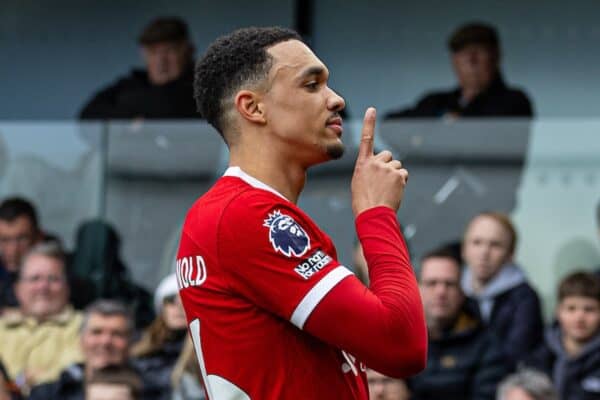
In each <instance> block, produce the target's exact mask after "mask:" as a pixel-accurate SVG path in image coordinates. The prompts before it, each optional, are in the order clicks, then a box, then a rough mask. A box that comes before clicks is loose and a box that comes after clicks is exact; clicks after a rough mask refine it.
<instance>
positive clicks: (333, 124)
mask: <svg viewBox="0 0 600 400" xmlns="http://www.w3.org/2000/svg"><path fill="white" fill-rule="evenodd" d="M327 127H328V128H331V129H333V130H334V131H335V132H336V133H337V135H338V136H341V135H342V132H343V131H344V126H343V123H342V118H341V117H333V118H329V119H328V120H327Z"/></svg>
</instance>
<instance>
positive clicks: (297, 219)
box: [218, 193, 352, 328]
mask: <svg viewBox="0 0 600 400" xmlns="http://www.w3.org/2000/svg"><path fill="white" fill-rule="evenodd" d="M218 235H219V237H218V251H219V255H218V257H219V260H220V261H221V265H220V267H221V269H222V270H223V272H224V274H225V275H226V277H227V280H228V283H229V285H230V286H231V288H232V290H235V291H236V292H237V293H239V294H240V295H242V296H243V297H245V298H247V299H248V300H249V301H250V302H252V303H254V304H255V305H256V306H257V307H260V308H263V309H266V310H268V311H270V312H272V313H274V314H276V315H278V316H280V317H282V318H284V319H287V320H289V321H291V322H292V323H293V324H294V325H296V326H297V327H299V328H302V327H303V325H304V323H305V322H306V320H307V319H308V317H309V316H310V314H311V312H312V311H313V310H314V308H315V307H316V306H317V305H318V304H319V302H320V301H321V300H322V299H323V298H324V297H325V295H326V294H327V293H328V292H329V291H330V290H331V289H332V288H333V287H335V285H337V284H338V283H339V282H340V281H341V280H342V279H344V278H345V277H347V276H349V275H352V272H350V271H349V270H348V269H347V268H345V267H344V266H341V265H340V263H339V262H338V261H337V259H336V254H335V249H334V247H333V244H332V243H331V240H330V239H329V238H328V237H327V235H325V234H324V233H323V232H322V231H321V230H320V229H319V228H318V227H317V226H316V225H315V224H314V223H313V222H312V221H311V220H310V219H309V218H308V217H307V216H306V215H305V214H304V213H303V212H302V211H300V210H299V209H298V208H297V207H295V206H294V205H293V204H291V203H287V202H285V200H280V199H277V198H276V197H275V196H274V195H272V194H270V193H265V194H262V193H260V194H256V193H252V194H245V195H242V196H240V197H238V198H237V199H236V200H235V201H234V202H232V203H231V204H230V206H229V207H228V208H227V210H226V211H225V213H224V214H223V218H222V219H221V221H220V224H219V233H218Z"/></svg>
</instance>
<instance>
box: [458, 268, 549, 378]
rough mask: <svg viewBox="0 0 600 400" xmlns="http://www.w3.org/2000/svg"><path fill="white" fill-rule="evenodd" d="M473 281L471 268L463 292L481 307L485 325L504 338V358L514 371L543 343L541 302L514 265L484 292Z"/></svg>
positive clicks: (500, 272)
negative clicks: (477, 290) (533, 349)
mask: <svg viewBox="0 0 600 400" xmlns="http://www.w3.org/2000/svg"><path fill="white" fill-rule="evenodd" d="M472 279H473V275H472V273H471V270H470V268H466V269H465V271H464V273H463V276H462V281H461V285H462V289H463V291H464V292H465V294H466V295H467V296H469V297H471V298H472V299H473V300H475V302H476V303H477V304H478V309H479V313H480V315H481V318H482V320H483V321H484V323H485V324H486V325H487V326H489V328H490V329H491V330H492V331H493V332H494V333H495V334H496V336H498V337H501V338H502V348H503V351H504V355H505V357H506V358H507V361H508V363H509V365H510V366H511V367H512V368H514V367H515V366H516V364H517V363H518V362H519V361H520V360H522V359H523V358H524V357H525V355H526V354H528V352H529V351H530V350H531V349H532V348H535V346H536V345H537V344H538V343H539V342H540V341H541V340H542V335H543V330H544V325H543V322H542V312H541V307H540V300H539V298H538V296H537V294H536V292H535V291H534V290H533V288H532V287H531V286H530V285H529V284H528V283H527V279H526V277H525V274H524V273H523V271H522V270H521V269H520V268H519V267H518V266H516V265H514V264H506V265H505V266H503V267H502V268H501V269H500V271H498V273H497V274H496V276H494V277H493V278H492V279H491V280H490V282H488V284H487V285H486V286H485V288H484V289H483V290H482V291H481V292H480V293H475V291H474V290H473V286H472Z"/></svg>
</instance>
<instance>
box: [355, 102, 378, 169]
mask: <svg viewBox="0 0 600 400" xmlns="http://www.w3.org/2000/svg"><path fill="white" fill-rule="evenodd" d="M376 115H377V114H376V111H375V108H374V107H369V108H367V111H366V112H365V118H364V119H363V127H362V132H361V135H360V144H359V146H358V158H359V159H360V158H367V157H369V156H372V155H373V142H374V140H375V117H376Z"/></svg>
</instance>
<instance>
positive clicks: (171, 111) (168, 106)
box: [80, 17, 200, 119]
mask: <svg viewBox="0 0 600 400" xmlns="http://www.w3.org/2000/svg"><path fill="white" fill-rule="evenodd" d="M139 44H140V46H141V49H142V55H143V57H144V62H145V64H146V70H139V69H134V70H133V71H132V73H131V74H130V75H129V76H127V77H124V78H121V79H120V80H119V81H117V82H116V83H115V84H113V85H110V86H108V87H106V88H104V89H102V90H101V91H100V92H98V93H96V94H95V95H94V96H93V98H92V99H91V100H89V102H88V103H87V104H86V105H85V106H84V107H83V109H82V110H81V112H80V118H81V119H184V118H199V117H200V115H199V114H198V113H197V112H196V105H195V102H194V98H193V81H194V73H193V64H194V63H193V54H194V46H193V45H192V43H191V42H190V38H189V33H188V27H187V25H186V24H185V22H183V20H181V19H180V18H177V17H170V18H158V19H156V20H154V21H152V22H151V23H150V24H149V25H148V26H146V28H145V29H144V31H143V32H142V34H141V35H140V37H139Z"/></svg>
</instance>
